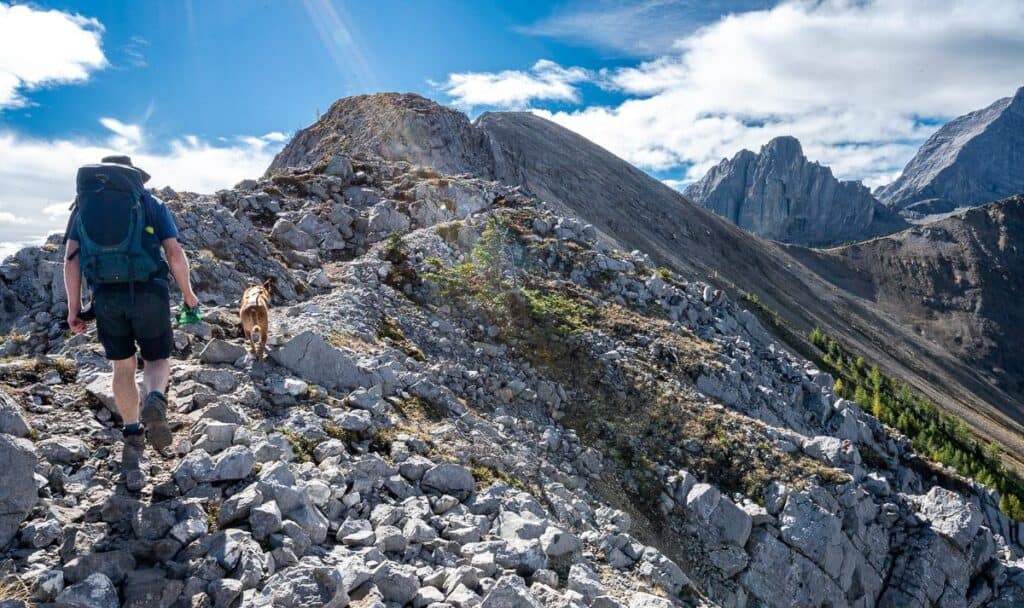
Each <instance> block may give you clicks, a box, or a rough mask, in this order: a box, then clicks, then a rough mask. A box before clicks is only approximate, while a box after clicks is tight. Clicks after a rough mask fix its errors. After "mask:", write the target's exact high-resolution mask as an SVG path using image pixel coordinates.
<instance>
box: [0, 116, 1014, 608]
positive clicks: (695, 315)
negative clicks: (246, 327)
mask: <svg viewBox="0 0 1024 608" xmlns="http://www.w3.org/2000/svg"><path fill="white" fill-rule="evenodd" d="M394 99H395V98H393V97H392V98H388V101H387V102H386V103H383V102H381V103H376V102H373V101H372V98H371V99H366V98H364V99H361V100H359V101H358V102H353V101H350V100H342V101H340V102H338V104H336V105H335V106H334V107H333V108H332V111H331V113H329V115H325V120H324V121H323V124H320V123H318V125H314V127H311V129H308V130H306V131H304V132H303V133H304V134H305V135H303V134H300V135H299V136H297V138H296V141H299V140H300V138H301V141H302V143H301V146H300V145H299V144H295V143H294V142H293V145H292V146H290V148H288V149H286V150H285V152H283V153H282V154H283V156H281V157H279V158H278V159H277V160H276V161H275V163H274V167H273V169H272V170H271V171H269V172H268V174H267V175H265V176H264V177H262V178H260V179H254V180H246V181H245V182H243V183H241V184H239V185H238V186H237V187H236V188H234V189H230V190H224V191H221V192H218V193H216V194H213V195H196V194H191V193H177V192H174V191H171V190H164V191H162V192H159V193H158V194H159V195H160V196H161V197H162V198H163V199H164V200H166V201H167V203H168V206H169V207H170V209H171V210H172V212H173V214H174V216H175V218H176V220H177V222H178V226H179V228H180V230H181V236H182V241H183V242H184V243H185V245H186V246H187V248H188V250H189V251H190V253H191V255H192V258H193V261H194V264H193V269H194V275H195V279H196V283H197V288H198V292H199V296H200V299H201V300H202V302H203V303H204V306H205V311H206V314H205V318H204V320H203V322H202V323H199V324H194V325H186V326H182V327H178V328H177V329H176V330H175V353H174V361H173V379H172V387H171V391H170V397H171V402H172V404H173V407H172V408H171V412H170V418H171V423H172V428H173V429H174V434H175V442H174V445H173V453H172V454H171V455H169V456H168V457H167V458H166V459H164V458H161V457H158V456H154V455H152V454H151V456H150V459H149V460H148V462H147V463H146V466H145V467H144V468H145V470H146V472H147V473H148V484H147V485H146V487H145V488H144V489H143V490H142V491H141V492H140V493H129V492H127V491H126V490H125V488H124V486H123V485H122V484H121V483H120V482H119V476H118V475H119V472H118V470H117V465H116V454H117V453H118V451H119V447H120V443H121V441H122V437H121V433H120V431H119V425H118V420H117V418H116V415H115V414H114V413H113V411H112V396H111V393H110V376H109V373H108V371H107V369H108V368H107V364H106V362H105V361H104V360H103V359H102V356H101V354H100V351H99V346H98V345H97V344H96V342H95V340H94V336H93V335H91V331H90V334H89V335H85V336H78V337H72V338H69V337H68V336H67V332H66V329H65V328H64V327H62V324H61V318H62V315H63V314H64V304H63V302H62V298H63V289H62V286H61V284H60V277H61V273H60V272H59V271H60V260H61V254H62V251H61V247H60V245H59V242H58V241H56V240H52V241H51V242H49V243H48V244H46V245H44V246H42V247H36V248H30V249H26V250H23V251H22V252H20V253H19V254H17V255H16V256H13V257H12V258H10V259H9V260H7V261H6V262H5V263H4V264H3V266H2V267H0V290H2V294H3V296H2V302H0V304H2V308H0V327H2V329H3V331H5V332H6V337H5V339H4V341H3V346H2V349H3V352H2V354H3V357H4V358H3V361H2V363H0V462H3V463H5V464H6V465H7V466H4V467H3V469H2V470H0V550H2V552H3V553H2V556H3V559H4V564H5V567H4V569H3V571H2V575H3V579H2V583H3V587H2V589H3V590H4V593H5V594H6V595H5V596H4V598H3V599H4V606H21V605H26V604H29V603H31V604H35V605H45V606H55V607H72V606H74V607H78V606H89V607H97V608H107V607H114V606H118V605H123V606H132V607H148V606H161V607H177V606H182V607H185V606H188V607H204V606H210V607H230V606H263V607H270V606H273V607H298V606H347V605H352V606H360V607H364V606H365V607H370V606H379V607H381V608H387V607H392V606H412V607H414V608H424V607H432V608H448V607H452V608H468V607H472V606H481V607H485V608H497V607H507V606H514V607H524V608H525V607H539V606H545V607H575V606H600V607H604V608H614V607H616V606H629V607H630V608H669V607H671V606H705V607H709V606H720V607H728V608H739V607H754V606H772V607H775V606H779V607H782V606H801V607H802V606H831V607H833V608H839V607H845V606H851V607H869V606H886V607H904V606H912V607H923V606H936V605H938V606H992V607H999V608H1006V607H1010V606H1019V605H1021V603H1022V602H1024V569H1022V562H1021V558H1022V556H1024V546H1021V544H1020V538H1021V532H1022V530H1021V525H1020V524H1018V523H1017V522H1014V521H1011V520H1010V519H1008V518H1007V517H1006V516H1005V515H1004V514H1003V513H1002V512H1000V511H999V509H998V508H997V503H998V498H999V497H998V495H997V494H996V493H995V492H994V491H993V490H991V489H989V488H987V487H985V486H984V485H982V484H980V483H978V482H976V481H973V480H970V479H966V478H963V477H960V476H958V475H957V474H955V473H954V472H953V471H952V470H951V469H948V468H945V467H942V466H940V465H937V464H935V463H934V462H931V461H930V460H928V459H927V458H926V457H925V456H924V455H922V454H919V453H917V452H915V451H914V449H913V446H912V444H911V442H910V441H909V440H908V438H907V437H905V436H903V435H900V434H899V433H898V432H896V431H894V430H893V429H892V428H890V427H887V426H885V425H883V424H882V423H880V422H879V421H878V420H877V419H876V418H874V417H873V416H872V415H870V414H869V413H867V412H865V411H864V410H862V409H861V407H859V406H858V405H857V404H855V403H853V402H851V401H849V400H847V399H843V398H841V397H840V396H839V395H838V394H837V393H836V390H837V388H836V387H837V385H836V382H835V378H833V377H832V376H830V375H829V374H828V373H826V372H824V371H823V370H822V369H821V368H820V367H819V366H818V365H816V364H814V363H813V362H810V361H808V360H807V359H805V358H803V357H802V356H801V355H799V354H797V353H795V352H793V351H792V350H790V349H789V348H787V347H785V346H783V345H782V344H781V343H779V342H778V341H777V340H776V339H775V337H774V336H773V334H772V333H770V332H769V331H768V330H767V329H766V328H765V327H764V326H762V324H761V322H760V321H759V320H758V318H757V316H756V315H755V314H753V313H752V312H750V311H749V310H746V309H745V308H743V307H741V306H740V302H739V301H738V300H735V299H733V298H732V297H730V296H729V295H728V294H727V293H726V292H723V291H721V290H720V289H718V288H716V287H715V286H714V285H712V284H709V283H707V282H705V281H703V280H701V279H700V277H698V276H694V275H687V274H680V273H678V272H675V271H672V270H670V269H668V268H666V267H663V266H660V265H658V264H657V263H656V262H655V261H654V260H653V259H652V257H651V256H650V255H648V254H647V253H645V252H644V251H641V250H633V251H627V250H623V249H621V248H620V247H619V246H618V245H617V244H616V242H615V241H614V239H613V238H611V237H609V236H608V235H606V234H605V233H604V231H602V230H598V229H597V228H595V226H593V225H592V224H590V223H587V222H585V221H581V219H580V218H579V217H577V216H575V215H574V214H572V213H569V212H568V211H567V210H566V208H565V205H562V204H552V203H549V202H547V201H545V200H543V199H541V198H538V197H536V196H534V195H533V194H532V193H529V192H528V191H526V190H525V189H524V188H521V187H520V186H518V185H510V184H508V183H504V182H501V181H493V180H491V179H487V178H486V177H485V176H481V175H479V174H467V173H464V172H463V171H462V165H460V163H462V162H463V161H464V160H465V159H467V158H468V159H470V161H467V162H472V163H473V164H474V166H475V163H476V162H477V161H476V160H474V159H476V158H478V157H476V156H475V152H472V148H471V147H467V148H466V150H469V152H467V153H466V154H468V156H467V155H466V154H463V153H461V152H460V153H458V154H456V155H455V157H453V158H447V157H446V159H442V160H443V162H444V163H451V164H450V168H451V171H450V172H446V171H443V170H440V169H438V168H436V167H433V166H425V165H423V164H420V163H419V162H412V161H408V160H404V159H401V158H398V154H397V153H396V152H395V150H399V151H401V148H400V147H399V148H395V147H394V145H398V144H396V143H395V139H393V136H392V135H391V134H381V133H378V134H375V133H372V132H367V133H366V134H365V139H364V140H363V141H364V143H365V145H362V144H361V145H360V146H356V147H358V150H354V149H353V150H351V151H346V150H348V149H347V148H344V147H341V146H339V147H337V148H335V147H332V146H334V145H335V144H334V143H331V141H332V138H335V139H334V140H333V141H335V142H336V141H339V140H340V139H341V138H342V134H339V133H334V132H332V131H331V129H330V128H329V126H328V125H327V122H329V121H338V122H342V123H343V122H344V121H346V120H350V119H351V117H350V116H348V115H347V114H346V112H347V110H345V108H354V110H353V111H357V112H361V113H362V115H361V116H362V118H360V120H362V119H363V118H366V117H371V118H372V117H374V116H376V114H377V112H378V111H379V112H380V118H381V120H385V119H387V117H388V116H394V114H393V112H394V107H395V106H394V105H393V104H392V102H393V101H394ZM410 103H413V108H412V110H413V113H414V114H417V116H420V117H422V116H423V115H422V114H421V113H418V112H417V111H416V109H415V108H417V107H420V106H418V105H415V104H418V103H419V102H418V101H415V102H410ZM433 112H434V111H433V110H431V113H433ZM431 115H433V114H431ZM437 116H440V117H442V119H443V114H437ZM417 120H418V119H417ZM428 122H429V121H428ZM422 126H423V128H424V129H425V132H431V133H436V134H438V135H437V137H438V139H437V140H436V141H438V142H448V143H450V144H451V145H453V146H456V147H457V146H460V145H462V144H461V143H458V142H463V141H466V140H463V139H460V138H459V137H457V136H456V134H457V133H458V132H460V131H459V129H461V127H459V126H458V125H456V127H455V129H456V133H450V132H448V131H446V130H445V127H443V125H442V126H439V125H438V124H436V123H429V124H427V123H424V124H423V125H422ZM311 133H317V134H318V135H317V137H313V135H310V134H311ZM431 141H434V140H431ZM468 141H470V142H472V141H475V140H474V138H473V136H470V137H469V140H468ZM387 142H391V143H390V144H387ZM297 146H298V147H297ZM299 148H301V149H302V150H306V151H307V152H306V153H308V154H311V155H312V156H311V158H315V161H316V162H313V163H310V162H306V158H305V157H302V156H301V155H299V153H296V152H295V150H298V149H299ZM293 153H294V154H295V155H293ZM306 153H303V154H306ZM417 154H419V153H417ZM492 158H493V157H492ZM505 158H506V159H509V158H515V157H514V156H506V157H505ZM460 159H461V160H460ZM435 160H436V159H435ZM292 163H295V164H292ZM519 174H520V175H522V176H527V175H531V173H530V172H528V171H526V170H523V171H521V172H520V173H519ZM701 213H704V212H701ZM264 280H270V281H271V282H272V283H273V290H272V292H273V294H274V296H273V307H272V309H271V324H270V325H271V330H270V338H271V346H270V357H269V358H268V359H266V360H264V361H260V362H255V361H253V360H252V358H251V356H250V355H248V354H247V353H246V352H245V351H244V350H243V349H242V346H243V344H244V343H243V340H242V338H241V335H240V329H239V319H238V317H237V316H236V314H235V309H236V306H235V305H236V303H237V299H238V297H239V296H240V294H241V290H242V288H244V286H245V285H246V284H247V283H249V282H262V281H264Z"/></svg>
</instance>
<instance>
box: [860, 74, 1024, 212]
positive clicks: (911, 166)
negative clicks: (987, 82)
mask: <svg viewBox="0 0 1024 608" xmlns="http://www.w3.org/2000/svg"><path fill="white" fill-rule="evenodd" d="M1022 167H1024V87H1022V88H1020V89H1018V90H1017V93H1016V94H1015V95H1014V96H1013V97H1006V98H1004V99H1000V100H998V101H996V102H995V103H993V104H992V105H990V106H988V107H987V108H984V109H981V110H977V111H975V112H971V113H969V114H965V115H963V116H961V117H959V118H956V119H955V120H952V121H950V122H948V123H946V124H945V125H944V126H943V127H942V128H941V129H939V130H938V131H937V132H936V133H935V135H932V136H931V137H930V138H928V141H926V142H925V143H924V145H923V146H921V149H920V150H918V152H917V154H915V155H914V158H912V159H911V160H910V162H909V163H907V166H906V168H904V169H903V173H902V174H901V175H900V177H899V178H898V179H897V180H896V181H894V182H893V183H891V184H889V185H888V186H885V187H883V188H881V189H879V191H878V192H877V194H878V198H879V199H880V200H881V201H882V202H883V203H885V204H886V205H887V206H889V207H891V208H893V209H898V210H904V211H903V212H904V214H905V215H907V216H908V217H920V216H923V215H929V214H933V213H943V212H948V211H952V210H953V209H954V208H957V207H965V206H974V205H981V204H983V203H988V202H990V201H994V200H998V199H1001V198H1005V197H1008V196H1012V195H1014V194H1022V193H1024V168H1022Z"/></svg>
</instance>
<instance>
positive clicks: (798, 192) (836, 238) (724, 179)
mask: <svg viewBox="0 0 1024 608" xmlns="http://www.w3.org/2000/svg"><path fill="white" fill-rule="evenodd" d="M685 194H686V196H688V197H689V198H690V199H691V200H693V201H696V202H697V203H700V204H701V205H703V206H704V207H705V208H706V209H710V210H712V211H714V212H715V213H717V214H718V215H720V216H722V217H724V218H726V219H728V220H729V221H731V222H732V223H734V224H736V225H737V226H739V227H740V228H743V229H745V230H749V231H751V232H753V233H754V234H756V235H758V236H761V237H764V238H767V239H772V240H775V241H783V242H786V243H795V244H798V245H815V246H816V245H831V244H836V243H842V242H850V241H858V240H863V239H866V238H870V237H873V236H878V235H880V234H889V233H892V232H896V231H898V230H902V229H904V228H906V227H907V223H906V222H905V221H904V220H903V219H902V218H900V217H899V216H898V215H897V214H895V213H893V212H892V211H891V210H890V209H888V208H886V207H885V206H883V205H882V204H880V203H879V202H878V201H877V200H875V198H874V197H873V196H871V192H870V191H869V190H868V189H867V188H866V187H865V186H864V185H863V184H861V183H859V182H854V181H840V180H838V179H836V178H835V177H834V176H833V175H832V170H831V169H829V168H828V167H824V166H822V165H819V164H818V163H816V162H810V161H808V160H807V157H806V156H804V153H803V150H802V149H801V147H800V142H799V141H798V140H797V139H796V138H795V137H776V138H775V139H773V140H771V141H769V142H768V143H767V144H765V145H764V146H761V151H760V152H759V153H754V152H751V151H750V150H741V151H740V152H738V153H737V154H736V155H735V156H733V157H732V158H731V159H723V160H722V162H720V163H719V164H718V165H716V166H714V167H712V168H711V170H710V171H708V173H707V175H705V176H704V177H703V178H701V179H700V180H699V181H697V182H696V183H694V184H691V185H690V186H689V187H687V188H686V191H685Z"/></svg>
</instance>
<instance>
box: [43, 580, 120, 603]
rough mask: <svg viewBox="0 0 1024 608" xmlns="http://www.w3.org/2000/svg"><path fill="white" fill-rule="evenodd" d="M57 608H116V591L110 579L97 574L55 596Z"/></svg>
mask: <svg viewBox="0 0 1024 608" xmlns="http://www.w3.org/2000/svg"><path fill="white" fill-rule="evenodd" d="M56 605H57V606H58V608H117V606H118V598H117V589H115V588H114V585H113V584H112V583H111V582H110V579H109V578H107V577H106V576H104V575H103V574H101V573H99V572H97V573H95V574H92V575H90V576H89V577H88V578H86V579H85V580H83V581H82V582H80V583H76V584H74V585H71V586H70V587H67V588H65V589H64V591H61V592H60V595H58V596H57V602H56Z"/></svg>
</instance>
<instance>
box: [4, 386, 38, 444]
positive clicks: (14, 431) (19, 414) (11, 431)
mask: <svg viewBox="0 0 1024 608" xmlns="http://www.w3.org/2000/svg"><path fill="white" fill-rule="evenodd" d="M30 430H31V427H30V426H29V424H28V421H27V420H25V413H24V412H23V411H22V409H21V406H20V405H18V402H17V401H15V400H14V398H13V397H11V396H10V395H8V394H7V391H5V390H4V389H2V388H0V433H5V434H7V435H14V436H15V437H24V436H26V435H28V433H29V431H30Z"/></svg>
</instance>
